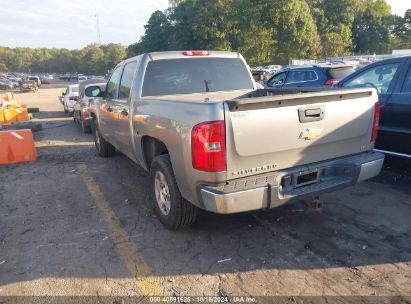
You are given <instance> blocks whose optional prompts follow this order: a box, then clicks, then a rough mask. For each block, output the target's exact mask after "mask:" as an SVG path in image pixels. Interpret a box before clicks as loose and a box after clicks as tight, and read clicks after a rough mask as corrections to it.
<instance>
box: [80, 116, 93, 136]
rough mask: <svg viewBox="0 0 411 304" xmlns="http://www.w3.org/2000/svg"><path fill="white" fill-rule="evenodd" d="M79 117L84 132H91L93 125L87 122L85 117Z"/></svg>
mask: <svg viewBox="0 0 411 304" xmlns="http://www.w3.org/2000/svg"><path fill="white" fill-rule="evenodd" d="M79 119H80V125H81V130H82V131H83V133H91V127H90V126H87V125H86V124H85V122H84V119H83V117H82V116H80V117H79Z"/></svg>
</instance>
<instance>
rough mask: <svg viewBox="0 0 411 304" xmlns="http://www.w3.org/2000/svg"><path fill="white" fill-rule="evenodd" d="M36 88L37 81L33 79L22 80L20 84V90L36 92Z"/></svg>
mask: <svg viewBox="0 0 411 304" xmlns="http://www.w3.org/2000/svg"><path fill="white" fill-rule="evenodd" d="M38 89H39V88H38V86H37V82H36V81H34V80H24V81H22V83H21V86H20V91H21V92H37V91H38Z"/></svg>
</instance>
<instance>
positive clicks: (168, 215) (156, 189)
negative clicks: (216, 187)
mask: <svg viewBox="0 0 411 304" xmlns="http://www.w3.org/2000/svg"><path fill="white" fill-rule="evenodd" d="M150 175H151V182H152V187H153V188H152V189H153V194H154V202H155V204H154V210H155V211H156V214H157V216H158V218H159V220H160V222H161V223H162V224H163V225H164V226H166V227H167V228H168V229H171V230H177V229H179V228H184V227H188V226H190V225H192V224H193V223H194V222H195V220H196V218H197V214H198V208H197V207H196V206H194V205H193V204H191V203H190V202H188V201H187V200H185V199H184V198H183V197H182V196H181V193H180V190H179V189H178V186H177V182H176V179H175V176H174V172H173V168H172V165H171V161H170V156H169V155H160V156H157V157H156V158H154V160H153V163H152V165H151V170H150Z"/></svg>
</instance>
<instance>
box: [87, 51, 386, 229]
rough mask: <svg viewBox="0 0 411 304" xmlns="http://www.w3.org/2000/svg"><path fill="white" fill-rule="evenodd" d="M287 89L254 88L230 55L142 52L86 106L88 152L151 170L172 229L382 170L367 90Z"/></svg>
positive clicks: (159, 206) (372, 98)
mask: <svg viewBox="0 0 411 304" xmlns="http://www.w3.org/2000/svg"><path fill="white" fill-rule="evenodd" d="M226 75H230V77H227V76H226ZM285 91H287V90H285V89H284V90H273V89H260V90H257V89H256V85H255V83H254V81H253V78H252V76H251V73H250V71H249V69H248V67H247V65H246V63H245V61H244V59H243V57H242V56H241V55H240V54H238V53H234V52H218V51H215V52H214V51H185V52H158V53H149V54H142V55H140V56H137V57H133V58H130V59H127V60H125V61H123V62H121V63H120V64H118V65H117V66H116V67H115V68H114V70H113V72H112V74H111V76H110V78H109V81H108V83H107V88H106V91H105V93H104V97H103V98H99V99H97V100H96V101H95V109H96V110H95V119H93V120H92V130H93V134H94V138H95V144H96V149H97V151H98V154H99V155H100V156H102V157H109V156H112V155H113V154H114V153H115V150H116V149H117V150H119V151H121V152H122V153H123V154H125V155H127V156H128V157H129V158H130V159H131V160H133V161H134V162H136V163H137V164H139V165H141V166H142V167H143V168H144V169H145V170H147V171H149V172H150V176H151V181H152V186H151V189H150V190H151V192H152V193H153V198H154V200H153V202H154V206H155V207H154V208H155V212H156V214H157V217H158V219H159V220H160V221H161V222H162V223H163V224H164V225H165V226H166V227H167V228H169V229H177V228H181V227H185V226H189V225H190V224H192V223H193V222H194V220H195V218H196V215H197V212H198V208H201V209H205V210H207V211H211V212H216V213H237V212H243V211H250V210H258V209H269V208H274V207H277V206H280V205H283V204H285V203H286V202H289V201H292V200H296V199H297V200H298V199H302V198H305V199H309V198H313V197H315V196H318V195H319V194H321V193H324V192H329V191H332V190H337V189H341V188H344V187H347V186H349V185H354V184H356V183H358V182H360V181H363V180H366V179H369V178H371V177H374V176H375V175H377V174H378V173H379V172H380V170H381V167H382V164H383V160H384V154H382V153H379V152H374V151H373V148H374V142H375V137H376V132H377V128H378V125H377V123H378V120H377V116H378V103H376V100H377V92H376V91H375V90H374V89H372V88H370V89H352V90H333V89H331V90H327V91H317V92H315V90H314V92H310V93H304V94H301V93H300V92H301V90H299V89H289V90H288V91H287V93H285Z"/></svg>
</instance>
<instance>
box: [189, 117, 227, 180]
mask: <svg viewBox="0 0 411 304" xmlns="http://www.w3.org/2000/svg"><path fill="white" fill-rule="evenodd" d="M191 157H192V163H193V168H194V169H197V170H200V171H207V172H218V171H225V170H226V155H225V126H224V121H223V120H218V121H210V122H204V123H201V124H198V125H196V126H194V128H193V130H192V132H191Z"/></svg>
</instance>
